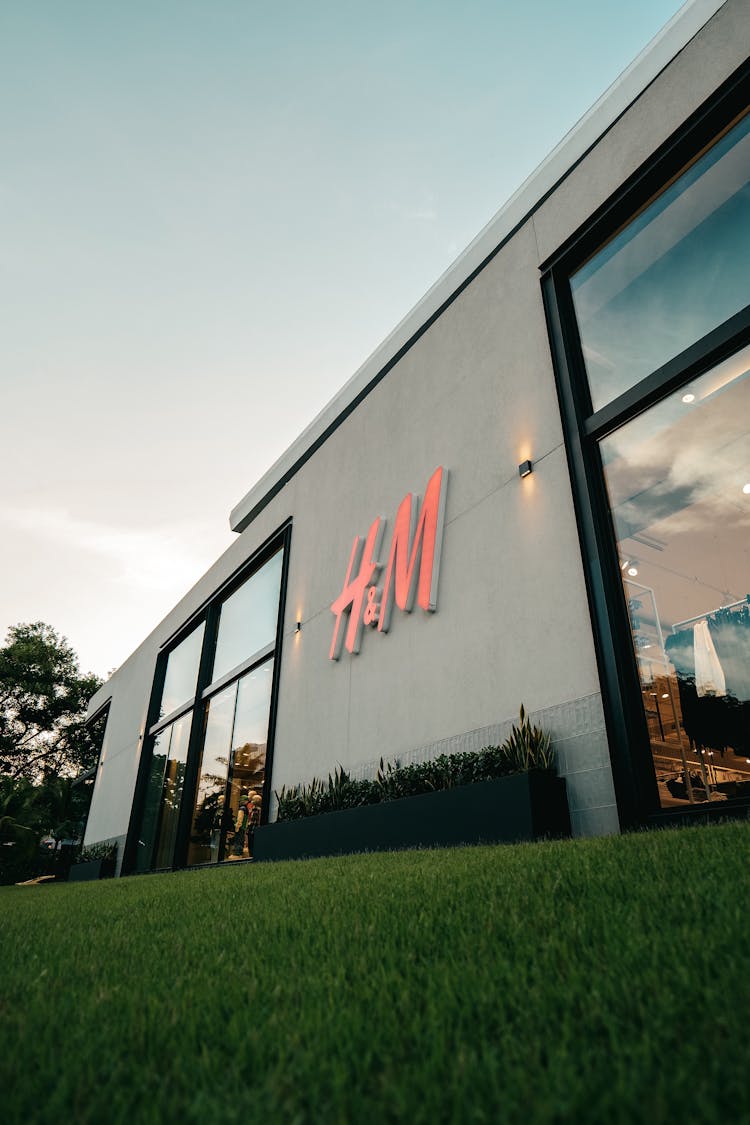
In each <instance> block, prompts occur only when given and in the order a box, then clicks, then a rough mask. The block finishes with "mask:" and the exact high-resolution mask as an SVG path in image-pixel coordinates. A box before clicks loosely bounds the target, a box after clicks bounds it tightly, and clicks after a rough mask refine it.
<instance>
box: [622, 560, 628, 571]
mask: <svg viewBox="0 0 750 1125" xmlns="http://www.w3.org/2000/svg"><path fill="white" fill-rule="evenodd" d="M626 566H630V559H623V560H622V562H621V563H620V570H624V569H625V567H626Z"/></svg>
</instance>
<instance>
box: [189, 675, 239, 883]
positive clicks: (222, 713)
mask: <svg viewBox="0 0 750 1125" xmlns="http://www.w3.org/2000/svg"><path fill="white" fill-rule="evenodd" d="M236 699H237V684H236V683H235V684H232V686H231V687H229V688H226V690H224V691H222V692H219V694H218V695H215V696H214V697H213V699H211V700H209V702H208V703H207V704H206V709H205V719H204V728H203V750H202V753H201V760H200V766H199V772H198V788H197V791H196V795H195V807H194V810H193V823H192V826H191V831H190V845H189V848H188V860H187V861H188V864H195V863H216V862H217V861H218V859H219V850H220V846H221V838H222V833H224V834H225V833H226V831H227V829H228V828H229V827H230V826H232V822H231V818H230V819H229V820H227V821H226V822H225V816H224V808H225V805H224V797H225V793H226V788H227V775H228V773H229V754H230V747H231V742H232V727H233V724H234V708H235V702H236Z"/></svg>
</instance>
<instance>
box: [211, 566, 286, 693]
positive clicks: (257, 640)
mask: <svg viewBox="0 0 750 1125" xmlns="http://www.w3.org/2000/svg"><path fill="white" fill-rule="evenodd" d="M282 556H283V552H282V551H278V552H277V553H276V554H275V555H274V556H273V558H271V559H269V561H268V562H267V563H266V564H265V566H263V567H261V569H260V570H258V571H256V573H255V574H253V575H252V577H251V578H248V580H247V581H246V582H244V583H243V585H242V586H240V588H239V590H236V591H235V592H234V593H233V594H232V595H231V596H230V597H228V598H227V600H226V601H225V602H224V603H223V605H222V607H221V616H220V618H219V632H218V636H217V639H216V655H215V657H214V669H213V675H212V677H211V678H212V680H214V681H215V680H220V679H221V678H222V676H225V675H226V674H227V672H230V671H231V670H232V668H236V667H237V665H238V664H242V662H243V661H245V660H247V659H249V658H250V657H251V656H254V655H255V654H256V653H258V652H260V651H261V650H262V649H264V648H267V647H268V645H272V644H273V643H274V641H275V639H276V620H277V617H278V612H279V591H280V589H281V562H282Z"/></svg>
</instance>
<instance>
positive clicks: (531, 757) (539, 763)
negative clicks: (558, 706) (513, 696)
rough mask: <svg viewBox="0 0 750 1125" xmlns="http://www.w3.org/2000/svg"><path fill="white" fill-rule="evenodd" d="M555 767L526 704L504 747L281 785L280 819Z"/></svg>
mask: <svg viewBox="0 0 750 1125" xmlns="http://www.w3.org/2000/svg"><path fill="white" fill-rule="evenodd" d="M552 769H554V750H553V749H552V743H551V740H550V736H549V735H548V734H545V732H544V731H542V730H541V729H540V728H539V727H535V726H532V724H531V722H530V720H529V718H528V716H527V714H526V712H525V710H524V707H523V704H522V705H521V711H520V716H519V722H518V724H514V725H513V728H512V730H511V732H510V735H509V736H508V738H507V739H506V740H505V742H503V743H502V745H500V746H485V747H484V748H483V749H482V750H476V751H465V752H463V753H459V754H441V755H439V757H437V758H433V759H432V761H429V762H419V763H415V764H414V765H410V766H402V765H401V764H400V763H399V761H398V760H397V761H395V762H384V761H383V759H382V758H381V759H380V765H379V767H378V772H377V776H376V777H375V779H374V780H372V781H370V780H366V779H365V780H362V781H355V780H353V779H352V778H350V777H349V775H348V774H347V773H346V771H345V770H344V769H343V767H342V766H339V767H338V768H337V769H336V771H335V772H334V774H333V776H332V775H331V774H329V775H328V781H327V782H325V781H320V780H319V779H318V778H313V780H312V781H311V782H309V783H308V784H307V785H295V786H292V787H291V788H290V789H287V788H286V786H284V787H282V789H281V790H280V791H278V792H277V793H276V799H277V801H278V819H279V820H299V819H301V818H302V817H306V816H315V815H316V814H318V813H323V812H333V811H334V810H335V809H351V808H356V807H357V806H359V805H375V804H378V803H379V802H381V801H393V800H397V799H398V798H399V797H414V796H417V795H418V794H419V793H431V792H434V791H436V790H439V789H452V788H453V787H454V786H457V785H472V784H474V783H475V782H478V781H493V780H495V779H496V778H499V777H508V776H510V775H511V774H515V773H529V772H530V771H531V770H552Z"/></svg>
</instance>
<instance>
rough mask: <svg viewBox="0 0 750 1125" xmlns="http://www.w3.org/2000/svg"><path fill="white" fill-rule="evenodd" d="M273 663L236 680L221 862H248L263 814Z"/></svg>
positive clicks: (267, 663)
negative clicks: (228, 821)
mask: <svg viewBox="0 0 750 1125" xmlns="http://www.w3.org/2000/svg"><path fill="white" fill-rule="evenodd" d="M272 682H273V660H268V661H266V663H265V664H262V665H261V667H260V668H256V669H255V671H254V672H251V673H250V675H248V676H243V678H242V679H241V680H240V684H239V690H238V692H237V715H236V718H235V723H234V732H233V735H232V755H231V774H230V779H229V796H228V805H229V809H230V813H231V817H232V818H233V825H234V832H233V834H232V838H231V841H229V840H228V841H227V848H226V853H225V855H224V858H225V859H243V858H244V859H249V858H251V857H252V854H253V837H254V830H255V828H256V826H257V825H258V824H259V823H260V818H261V814H262V812H263V787H264V782H265V778H266V750H267V746H268V718H269V713H270V708H271V684H272Z"/></svg>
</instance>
